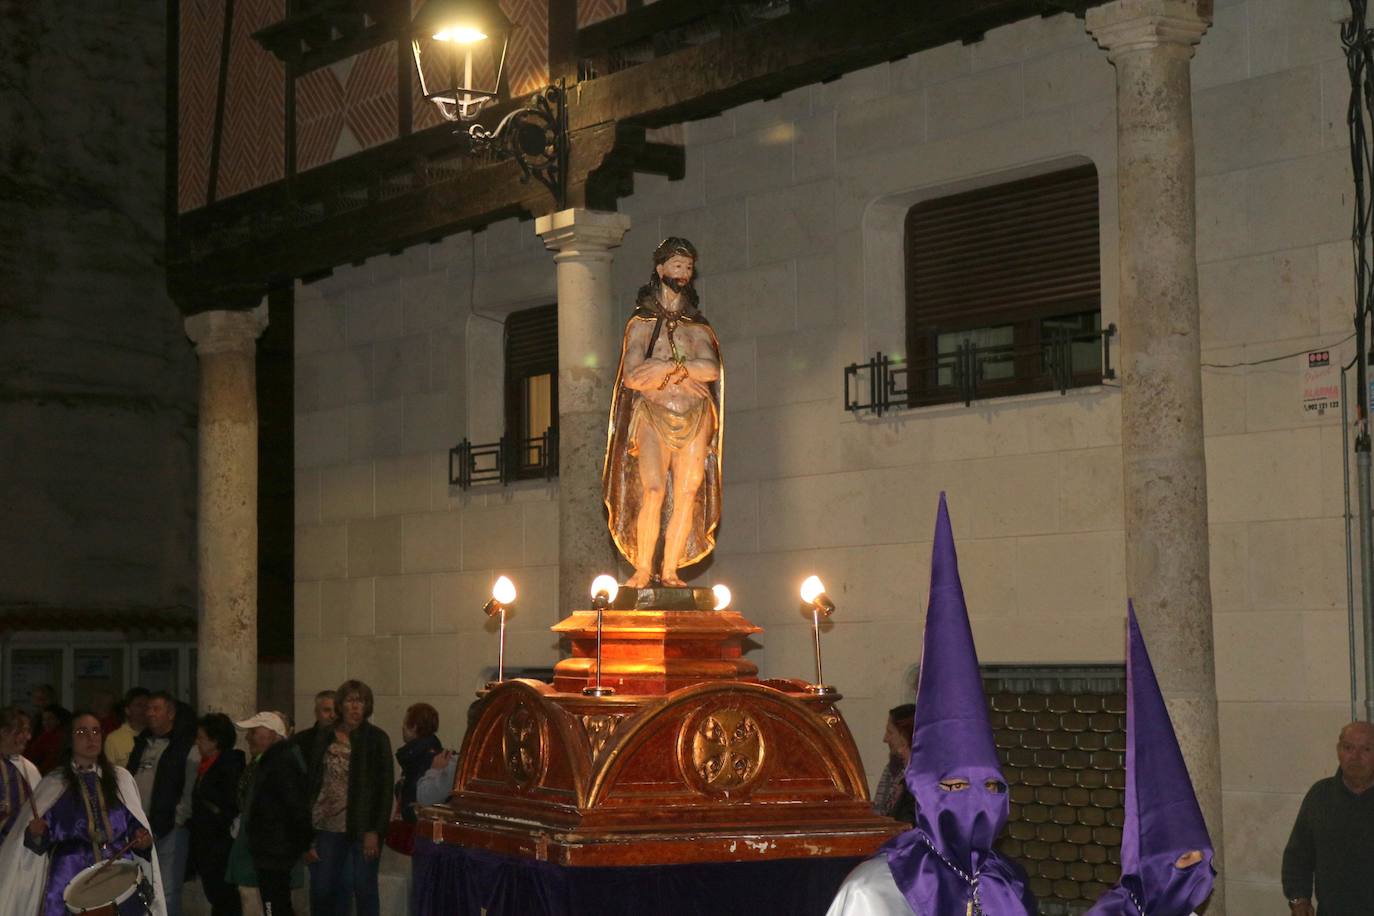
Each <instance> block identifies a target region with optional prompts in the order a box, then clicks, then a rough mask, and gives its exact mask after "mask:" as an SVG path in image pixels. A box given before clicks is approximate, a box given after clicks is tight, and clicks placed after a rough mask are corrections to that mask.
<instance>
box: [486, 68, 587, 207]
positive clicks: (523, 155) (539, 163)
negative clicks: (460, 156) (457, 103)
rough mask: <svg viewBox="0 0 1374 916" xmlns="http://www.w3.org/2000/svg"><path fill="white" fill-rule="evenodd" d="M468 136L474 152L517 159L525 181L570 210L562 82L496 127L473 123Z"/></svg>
mask: <svg viewBox="0 0 1374 916" xmlns="http://www.w3.org/2000/svg"><path fill="white" fill-rule="evenodd" d="M465 133H466V136H467V139H468V143H469V145H470V147H471V149H472V150H473V152H476V153H481V154H484V155H488V156H491V157H493V158H495V159H505V158H507V157H509V158H512V159H514V160H515V161H516V163H517V164H518V165H519V166H520V171H521V172H522V173H523V174H524V179H523V180H524V181H529V179H531V178H533V179H534V180H536V181H538V182H539V183H540V184H542V185H543V186H544V187H545V188H548V190H549V193H550V194H552V195H553V199H554V202H555V203H556V204H557V205H558V209H560V210H562V209H564V208H566V207H567V197H568V190H567V183H568V108H567V91H566V89H565V88H564V85H563V82H562V81H561V80H560V81H559V82H558V83H557V84H556V85H549V86H545V87H544V88H543V89H541V90H539V91H538V92H536V93H535V94H534V95H532V96H530V100H529V104H528V105H526V106H525V107H524V108H517V109H516V110H515V111H512V112H511V113H510V114H508V115H506V116H505V117H504V118H502V119H501V121H500V123H498V124H497V125H496V127H495V128H492V129H490V130H488V129H487V128H486V127H484V126H483V125H481V124H473V125H472V126H471V127H469V128H468V129H467V131H466V132H465Z"/></svg>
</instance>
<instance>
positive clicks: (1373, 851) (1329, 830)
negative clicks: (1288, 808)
mask: <svg viewBox="0 0 1374 916" xmlns="http://www.w3.org/2000/svg"><path fill="white" fill-rule="evenodd" d="M1336 758H1337V760H1338V761H1339V762H1340V766H1339V768H1338V769H1337V770H1336V772H1335V774H1334V775H1332V776H1328V777H1326V778H1325V779H1321V780H1318V781H1317V782H1316V784H1315V785H1313V786H1312V788H1311V789H1309V790H1308V791H1307V795H1306V796H1305V797H1304V798H1303V800H1302V807H1301V808H1299V809H1298V817H1297V820H1296V821H1295V822H1294V824H1293V831H1292V833H1291V834H1290V835H1289V837H1288V845H1287V846H1286V847H1284V850H1283V894H1284V896H1285V897H1287V898H1288V908H1289V910H1290V911H1291V912H1292V913H1293V916H1312V914H1313V913H1317V914H1319V916H1368V914H1370V913H1374V882H1371V881H1370V879H1369V874H1368V869H1369V865H1370V862H1371V861H1374V791H1371V790H1374V725H1371V724H1370V723H1368V722H1351V723H1350V724H1349V725H1347V726H1345V728H1342V729H1341V733H1340V737H1339V738H1338V739H1337V741H1336ZM1314 887H1315V890H1316V899H1317V903H1316V906H1315V908H1314V907H1313V904H1312V897H1313V889H1314Z"/></svg>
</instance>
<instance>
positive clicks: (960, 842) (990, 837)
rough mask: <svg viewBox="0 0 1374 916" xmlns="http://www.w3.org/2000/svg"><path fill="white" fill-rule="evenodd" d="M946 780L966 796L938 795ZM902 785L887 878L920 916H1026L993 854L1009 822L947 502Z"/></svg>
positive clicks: (1026, 902)
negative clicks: (906, 791)
mask: <svg viewBox="0 0 1374 916" xmlns="http://www.w3.org/2000/svg"><path fill="white" fill-rule="evenodd" d="M951 780H961V781H963V782H966V783H967V788H962V789H957V790H955V791H950V789H948V788H945V787H942V786H941V782H942V781H943V782H944V783H945V784H946V786H948V785H949V782H950V781H951ZM906 784H907V786H909V787H910V789H911V794H912V795H913V796H915V798H916V826H915V828H914V829H912V830H908V831H907V832H905V833H903V834H900V835H899V836H896V837H894V838H893V839H891V840H889V841H888V843H887V844H886V845H885V846H884V847H883V848H884V850H885V851H886V852H887V864H888V868H889V869H890V870H891V871H892V877H893V879H894V880H895V881H896V882H897V887H898V888H900V889H901V891H902V895H903V896H904V897H905V898H906V901H907V903H909V904H910V905H911V908H912V909H913V910H914V911H915V912H916V914H917V916H964V914H965V913H968V912H970V911H972V912H973V913H981V914H985V916H1026V914H1031V913H1034V912H1035V911H1036V906H1035V898H1034V897H1033V896H1032V895H1031V893H1030V891H1029V889H1028V888H1027V881H1026V876H1025V873H1024V872H1023V871H1022V870H1021V867H1020V866H1019V865H1017V864H1016V863H1015V862H1013V861H1012V860H1011V859H1008V858H1007V857H1005V856H1003V855H1001V854H1000V853H998V852H996V851H995V850H994V849H993V848H992V844H993V842H994V841H995V840H996V839H997V835H998V833H1000V832H1001V830H1002V827H1003V826H1004V825H1005V824H1006V822H1007V816H1008V813H1009V810H1010V809H1009V803H1008V800H1007V781H1006V779H1005V778H1004V777H1003V776H1002V768H1001V765H1000V764H999V763H998V760H997V748H996V745H994V744H993V740H992V727H991V725H990V724H989V723H988V709H987V697H986V696H984V694H983V680H982V676H981V674H980V673H979V671H978V654H977V652H976V651H975V650H974V647H973V631H972V629H971V628H970V627H969V621H968V609H967V608H966V607H965V605H964V587H963V585H962V584H961V583H960V581H959V559H958V557H957V556H956V554H955V551H954V534H953V531H952V529H951V527H950V523H949V509H948V507H947V506H946V504H945V495H944V494H943V493H941V494H940V508H939V512H938V514H937V516H936V520H935V549H934V552H933V555H932V557H931V564H930V607H929V610H928V612H927V614H926V629H925V642H924V644H923V646H922V650H921V676H920V683H919V684H918V686H917V691H916V720H915V725H914V727H913V729H912V735H911V762H910V763H909V764H907V769H906Z"/></svg>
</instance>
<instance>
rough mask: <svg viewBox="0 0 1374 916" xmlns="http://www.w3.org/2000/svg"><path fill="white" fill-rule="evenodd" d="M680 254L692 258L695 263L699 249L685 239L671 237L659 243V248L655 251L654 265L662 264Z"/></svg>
mask: <svg viewBox="0 0 1374 916" xmlns="http://www.w3.org/2000/svg"><path fill="white" fill-rule="evenodd" d="M679 254H680V255H683V256H684V257H688V258H691V259H692V260H693V261H696V260H697V248H696V246H695V245H693V244H692V243H691V242H689V241H687V240H686V239H684V238H681V237H679V236H676V235H670V236H668V237H667V238H666V239H664V240H663V241H661V242H659V243H658V247H657V248H655V249H654V264H655V265H658V264H662V263H663V262H664V261H667V260H668V259H669V258H671V257H673V256H674V255H679Z"/></svg>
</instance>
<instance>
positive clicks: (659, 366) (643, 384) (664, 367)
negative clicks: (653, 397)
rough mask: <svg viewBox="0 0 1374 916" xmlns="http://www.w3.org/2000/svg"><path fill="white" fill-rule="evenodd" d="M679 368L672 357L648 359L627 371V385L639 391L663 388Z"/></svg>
mask: <svg viewBox="0 0 1374 916" xmlns="http://www.w3.org/2000/svg"><path fill="white" fill-rule="evenodd" d="M677 368H678V365H677V363H675V362H673V361H672V360H671V359H646V360H644V362H642V363H640V364H639V365H638V366H635V367H634V368H633V369H631V370H630V371H629V372H626V373H625V385H626V387H629V388H633V389H635V390H637V391H646V390H648V389H650V388H662V387H663V386H664V385H666V384H667V383H668V377H669V376H670V375H672V373H674V372H675V371H677Z"/></svg>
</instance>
